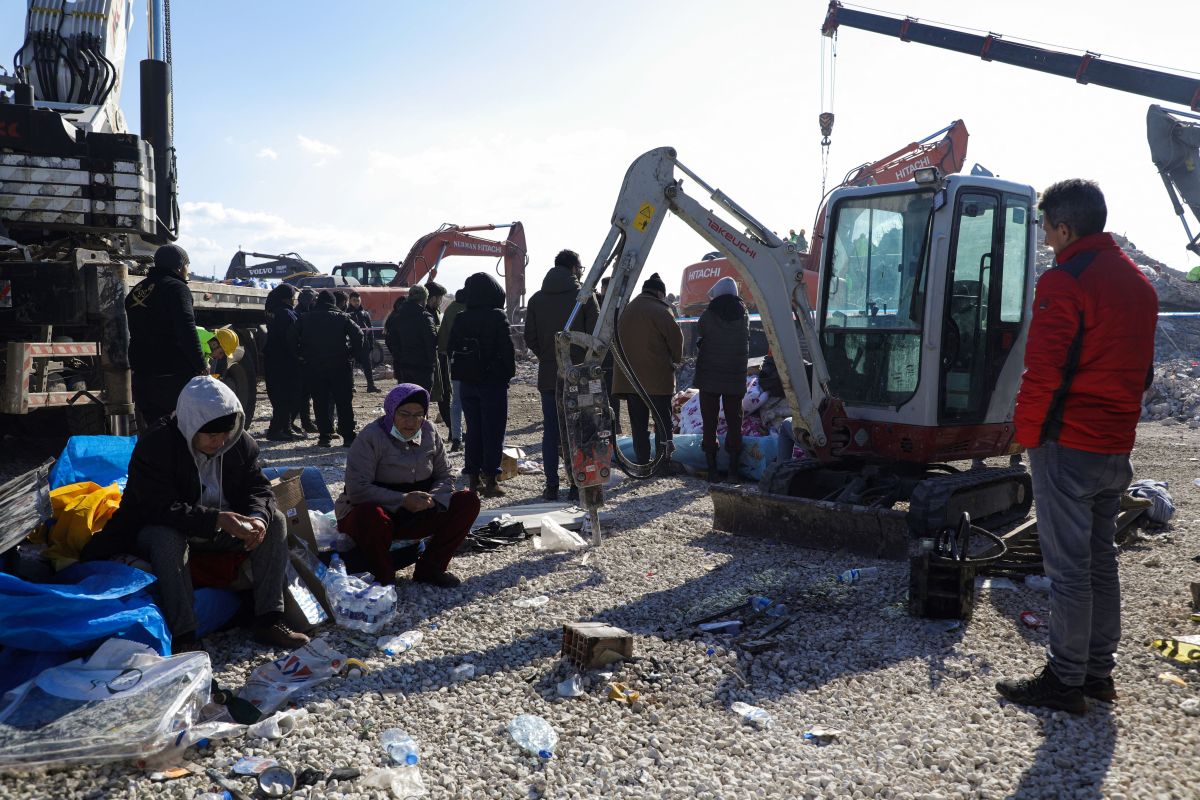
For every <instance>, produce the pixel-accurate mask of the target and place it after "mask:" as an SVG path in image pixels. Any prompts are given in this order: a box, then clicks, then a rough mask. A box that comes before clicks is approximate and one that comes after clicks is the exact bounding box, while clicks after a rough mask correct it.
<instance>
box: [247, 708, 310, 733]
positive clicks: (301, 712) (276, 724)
mask: <svg viewBox="0 0 1200 800" xmlns="http://www.w3.org/2000/svg"><path fill="white" fill-rule="evenodd" d="M307 718H308V711H307V710H305V709H303V708H289V709H287V710H285V711H276V712H275V713H274V714H272V715H271V716H269V717H267V718H265V719H260V720H259V721H258V722H256V723H254V724H253V725H251V726H250V727H249V728H248V729H247V730H246V732H247V733H249V734H250V735H251V736H257V737H258V738H260V739H282V738H283V737H285V736H287V735H288V734H290V733H291V732H292V731H294V730H296V728H297V727H299V726H300V724H301V723H302V722H304V720H305V719H307Z"/></svg>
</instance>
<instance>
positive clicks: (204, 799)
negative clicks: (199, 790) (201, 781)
mask: <svg viewBox="0 0 1200 800" xmlns="http://www.w3.org/2000/svg"><path fill="white" fill-rule="evenodd" d="M195 800H233V795H231V794H230V793H229V792H204V793H203V794H198V795H196V797H195Z"/></svg>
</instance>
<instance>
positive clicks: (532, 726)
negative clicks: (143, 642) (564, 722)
mask: <svg viewBox="0 0 1200 800" xmlns="http://www.w3.org/2000/svg"><path fill="white" fill-rule="evenodd" d="M508 735H509V736H511V737H512V739H513V741H514V742H516V743H517V746H518V747H520V748H521V749H522V750H524V751H525V752H526V753H529V754H530V755H534V756H537V757H538V758H540V759H542V760H543V761H545V760H547V759H550V758H553V757H554V747H555V745H557V744H558V734H557V733H555V731H554V728H552V727H550V723H549V722H546V720H544V719H542V718H541V717H539V716H537V715H536V714H519V715H517V716H515V717H513V718H512V721H511V722H509V723H508Z"/></svg>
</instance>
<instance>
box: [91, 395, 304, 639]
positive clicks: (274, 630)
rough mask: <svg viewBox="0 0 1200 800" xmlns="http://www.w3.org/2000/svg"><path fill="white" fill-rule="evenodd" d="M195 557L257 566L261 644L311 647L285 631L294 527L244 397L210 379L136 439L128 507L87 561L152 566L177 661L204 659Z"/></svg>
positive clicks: (95, 542)
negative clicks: (278, 503)
mask: <svg viewBox="0 0 1200 800" xmlns="http://www.w3.org/2000/svg"><path fill="white" fill-rule="evenodd" d="M189 551H194V552H196V553H214V554H222V555H223V556H225V557H234V558H236V559H237V563H239V564H240V562H241V561H242V560H246V559H248V560H249V561H250V568H251V571H252V573H253V583H254V612H255V615H256V617H255V625H254V638H255V640H256V641H259V642H262V643H264V644H268V645H271V646H273V647H277V648H280V649H283V650H284V651H289V650H294V649H295V648H297V647H301V646H303V645H305V644H307V643H308V637H307V636H305V635H304V634H301V633H296V632H294V631H292V630H291V629H289V628H288V627H287V626H286V625H284V623H283V592H284V584H285V582H286V577H287V564H288V547H287V522H286V521H285V520H284V517H283V514H281V513H280V512H279V510H278V509H277V508H276V507H275V498H274V496H273V495H272V493H271V484H270V481H268V480H267V477H266V476H265V475H263V473H262V470H261V469H260V468H259V465H258V445H257V444H255V442H254V439H253V438H252V437H251V436H250V434H249V433H247V432H246V430H245V417H244V416H243V413H242V405H241V403H239V402H238V399H237V395H235V394H234V393H233V390H232V389H230V388H229V387H228V386H226V385H225V384H223V383H221V382H220V381H218V380H216V379H215V378H211V377H208V376H201V377H198V378H192V379H191V380H190V381H189V382H188V383H187V385H186V386H185V387H184V388H183V391H182V392H180V395H179V403H178V408H177V410H176V412H175V413H174V414H172V415H171V416H169V417H168V418H167V419H166V420H165V421H164V423H163V424H162V425H161V426H159V427H157V428H155V429H153V430H151V431H150V432H148V433H146V434H144V435H142V436H140V437H139V438H138V442H137V445H136V446H135V447H134V448H133V457H132V459H131V460H130V463H129V480H128V483H127V484H126V486H125V492H124V494H123V496H122V498H121V506H120V508H118V509H117V511H116V513H114V514H113V517H112V519H110V520H109V521H108V524H107V525H105V526H104V529H103V530H101V531H100V532H99V533H97V534H96V535H95V536H93V537H92V538H91V539H90V540H89V541H88V543H87V545H86V546H85V547H84V548H83V552H82V553H81V557H82V558H83V559H84V560H87V561H95V560H101V559H108V558H113V557H116V556H119V555H122V554H132V555H136V556H138V557H139V558H143V559H145V560H147V561H149V562H150V566H151V568H152V569H153V571H154V574H155V576H156V577H157V578H158V580H157V582H156V584H155V586H156V587H157V590H158V593H159V595H160V597H159V603H158V605H159V607H160V608H161V609H162V612H163V617H164V618H165V619H166V623H167V628H168V629H169V630H170V631H171V638H172V649H173V651H174V652H176V653H180V652H188V651H196V650H203V649H204V645H203V643H202V642H201V641H200V640H199V638H198V637H197V628H196V614H195V609H194V603H195V600H194V594H193V591H192V577H191V572H190V567H189V564H188V561H189V558H188V556H189Z"/></svg>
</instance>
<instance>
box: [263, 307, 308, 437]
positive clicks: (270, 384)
mask: <svg viewBox="0 0 1200 800" xmlns="http://www.w3.org/2000/svg"><path fill="white" fill-rule="evenodd" d="M295 305H296V287H295V286H292V285H290V284H287V283H281V284H279V285H278V286H276V287H275V288H274V289H272V290H271V292H270V294H268V295H267V345H266V348H265V352H264V356H265V359H264V365H265V366H266V371H267V397H268V398H269V399H270V401H271V424H270V426H269V427H268V428H267V438H268V439H269V440H271V441H272V442H291V441H295V440H296V439H303V438H305V436H304V434H303V433H301V432H300V431H298V430H294V429H293V428H292V420H293V419H294V418H295V416H296V414H297V413H299V408H300V400H301V398H302V397H303V395H304V389H303V383H302V381H301V375H300V370H301V365H300V358H299V356H298V355H297V353H296V350H295V348H293V347H292V344H291V340H290V336H291V330H292V328H293V327H294V326H295V324H296V320H297V317H296V312H295V310H294V308H295Z"/></svg>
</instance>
